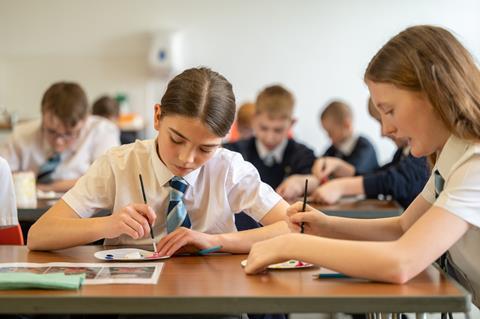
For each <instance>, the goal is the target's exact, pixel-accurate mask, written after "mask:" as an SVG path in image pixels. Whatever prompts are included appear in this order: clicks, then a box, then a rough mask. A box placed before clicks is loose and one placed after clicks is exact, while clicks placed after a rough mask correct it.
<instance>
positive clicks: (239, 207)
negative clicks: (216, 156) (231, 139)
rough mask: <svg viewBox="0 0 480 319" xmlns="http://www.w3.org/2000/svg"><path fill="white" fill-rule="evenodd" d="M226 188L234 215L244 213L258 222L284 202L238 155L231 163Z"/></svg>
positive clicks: (254, 169) (251, 166) (255, 170)
mask: <svg viewBox="0 0 480 319" xmlns="http://www.w3.org/2000/svg"><path fill="white" fill-rule="evenodd" d="M226 188H227V198H228V202H229V204H230V208H231V210H232V211H233V212H234V213H238V212H241V211H244V212H245V213H247V214H248V215H249V216H251V217H252V218H253V219H255V220H256V221H260V220H261V219H262V218H263V217H264V216H265V215H266V214H267V213H268V212H269V211H270V210H271V209H272V208H273V207H274V206H275V205H277V204H278V202H280V201H281V200H282V198H281V197H280V195H278V194H277V193H275V191H274V190H273V189H272V188H271V187H270V186H269V185H267V184H265V183H264V182H262V181H261V180H260V175H259V174H258V171H257V169H256V168H255V167H254V166H253V165H252V164H251V163H249V162H246V161H244V160H243V158H242V157H241V156H240V155H238V154H236V155H234V156H233V157H232V161H231V162H230V165H229V169H228V172H227V180H226Z"/></svg>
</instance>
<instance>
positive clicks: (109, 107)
mask: <svg viewBox="0 0 480 319" xmlns="http://www.w3.org/2000/svg"><path fill="white" fill-rule="evenodd" d="M92 114H93V115H98V116H102V117H105V118H107V119H109V120H110V121H112V122H114V123H117V122H118V117H119V116H120V105H119V104H118V102H117V100H115V99H114V98H113V97H110V96H108V95H103V96H101V97H99V98H98V99H97V100H96V101H95V102H94V103H93V105H92Z"/></svg>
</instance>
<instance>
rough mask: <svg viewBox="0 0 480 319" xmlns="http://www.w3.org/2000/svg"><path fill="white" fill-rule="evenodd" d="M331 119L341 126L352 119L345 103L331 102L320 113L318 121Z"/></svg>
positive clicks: (350, 111)
mask: <svg viewBox="0 0 480 319" xmlns="http://www.w3.org/2000/svg"><path fill="white" fill-rule="evenodd" d="M327 117H328V118H331V119H333V120H334V121H335V122H336V123H338V124H343V123H345V121H347V120H351V119H352V110H351V109H350V107H349V106H348V104H347V103H344V102H341V101H332V102H330V103H328V104H327V106H326V107H325V108H324V109H323V111H322V112H321V113H320V120H321V121H323V120H325V119H326V118H327Z"/></svg>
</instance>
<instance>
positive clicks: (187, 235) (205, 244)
mask: <svg viewBox="0 0 480 319" xmlns="http://www.w3.org/2000/svg"><path fill="white" fill-rule="evenodd" d="M218 245H220V243H219V240H218V238H217V236H216V235H209V234H205V233H201V232H198V231H194V230H191V229H189V228H185V227H179V228H177V229H175V230H174V231H173V232H171V233H170V234H168V235H167V236H165V237H163V238H162V239H161V240H160V241H159V242H158V244H157V252H158V254H159V255H160V256H172V255H173V254H175V253H176V252H177V253H179V252H189V253H192V252H196V251H198V250H201V249H205V248H210V247H213V246H218Z"/></svg>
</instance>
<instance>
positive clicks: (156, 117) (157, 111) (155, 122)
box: [153, 104, 162, 131]
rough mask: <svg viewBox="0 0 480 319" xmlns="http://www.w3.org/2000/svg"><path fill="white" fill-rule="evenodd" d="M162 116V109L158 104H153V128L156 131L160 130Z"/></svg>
mask: <svg viewBox="0 0 480 319" xmlns="http://www.w3.org/2000/svg"><path fill="white" fill-rule="evenodd" d="M161 114H162V107H161V106H160V104H155V107H154V111H153V127H154V128H155V129H156V130H157V131H158V130H159V129H160V116H161Z"/></svg>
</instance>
